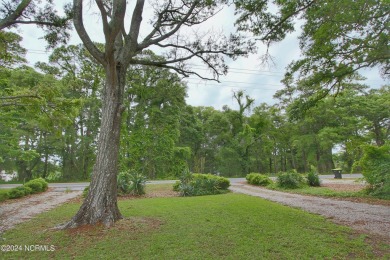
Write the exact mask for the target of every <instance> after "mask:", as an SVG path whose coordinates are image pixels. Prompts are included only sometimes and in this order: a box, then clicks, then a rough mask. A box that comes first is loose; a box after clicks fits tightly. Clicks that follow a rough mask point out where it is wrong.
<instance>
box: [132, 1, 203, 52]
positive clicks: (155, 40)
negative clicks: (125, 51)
mask: <svg viewBox="0 0 390 260" xmlns="http://www.w3.org/2000/svg"><path fill="white" fill-rule="evenodd" d="M198 4H199V0H196V1H194V2H193V3H192V5H191V7H190V8H189V10H188V12H187V13H186V15H185V16H184V17H183V18H182V19H181V20H180V21H178V23H177V24H176V26H175V27H174V28H173V29H172V30H171V31H169V32H167V33H165V34H163V35H161V36H160V37H158V38H155V39H149V40H147V41H145V40H144V41H143V42H142V43H141V44H140V45H139V48H141V49H144V48H147V47H149V46H150V45H153V44H156V43H159V42H162V41H164V40H165V39H167V38H169V37H171V36H172V35H174V34H175V33H176V32H177V31H178V30H179V29H180V28H181V26H182V25H183V24H184V23H185V22H186V21H187V20H188V18H189V17H190V16H191V15H193V11H194V9H195V7H196V6H197V5H198Z"/></svg>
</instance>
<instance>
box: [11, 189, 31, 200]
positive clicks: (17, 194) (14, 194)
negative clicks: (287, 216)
mask: <svg viewBox="0 0 390 260" xmlns="http://www.w3.org/2000/svg"><path fill="white" fill-rule="evenodd" d="M31 193H32V189H31V188H30V187H26V186H19V187H15V188H13V189H11V190H10V191H9V192H8V197H9V198H10V199H17V198H21V197H24V196H27V195H29V194H31Z"/></svg>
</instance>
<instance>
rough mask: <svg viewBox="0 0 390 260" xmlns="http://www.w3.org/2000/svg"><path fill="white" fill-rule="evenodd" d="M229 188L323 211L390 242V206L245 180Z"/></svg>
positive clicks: (299, 206) (307, 208) (289, 204)
mask: <svg viewBox="0 0 390 260" xmlns="http://www.w3.org/2000/svg"><path fill="white" fill-rule="evenodd" d="M230 190H232V191H233V192H237V193H243V194H247V195H251V196H256V197H261V198H264V199H267V200H271V201H275V202H278V203H281V204H283V205H287V206H291V207H296V208H301V209H303V210H305V211H308V212H311V213H316V214H320V215H323V216H325V217H327V218H329V219H332V221H334V222H336V223H338V224H343V225H347V226H350V227H352V228H353V229H356V230H358V231H363V232H364V233H368V234H373V235H379V236H381V237H383V238H385V239H386V240H388V241H389V242H390V206H381V205H371V204H366V203H357V202H351V201H344V200H335V199H328V198H320V197H314V196H304V195H298V194H290V193H284V192H279V191H273V190H267V189H264V188H259V187H255V186H251V185H246V184H243V183H234V184H233V185H232V186H231V187H230Z"/></svg>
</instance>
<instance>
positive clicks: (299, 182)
mask: <svg viewBox="0 0 390 260" xmlns="http://www.w3.org/2000/svg"><path fill="white" fill-rule="evenodd" d="M276 182H277V185H278V186H279V187H280V188H285V189H296V188H299V187H301V186H303V185H304V183H305V181H304V179H303V177H302V176H301V175H300V174H299V173H297V172H294V171H291V172H282V173H279V175H278V177H277V181H276Z"/></svg>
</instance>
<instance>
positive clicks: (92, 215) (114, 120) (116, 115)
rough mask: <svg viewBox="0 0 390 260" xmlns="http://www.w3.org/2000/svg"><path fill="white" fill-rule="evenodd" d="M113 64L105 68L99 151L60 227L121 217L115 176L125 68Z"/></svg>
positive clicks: (105, 221) (103, 221)
mask: <svg viewBox="0 0 390 260" xmlns="http://www.w3.org/2000/svg"><path fill="white" fill-rule="evenodd" d="M112 67H113V65H111V66H107V68H106V84H105V88H104V92H105V93H104V95H103V97H104V100H103V107H102V120H101V125H100V134H99V141H98V154H97V157H96V163H95V166H94V169H93V174H92V180H91V184H90V187H89V192H88V195H87V197H86V199H85V200H84V202H83V204H82V205H81V207H80V209H79V211H78V212H77V214H76V215H75V216H74V217H73V218H72V219H71V221H69V222H68V223H66V224H64V225H63V226H61V227H60V228H75V227H78V226H81V225H86V224H90V225H93V224H96V223H102V224H104V225H105V226H108V227H109V226H112V225H113V224H114V223H115V222H116V221H117V220H119V219H121V218H122V215H121V213H120V211H119V208H118V204H117V179H116V178H117V169H118V155H119V143H120V126H121V118H122V112H123V108H122V102H123V89H124V85H125V74H126V69H124V68H123V69H122V68H121V67H120V66H114V68H112Z"/></svg>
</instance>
